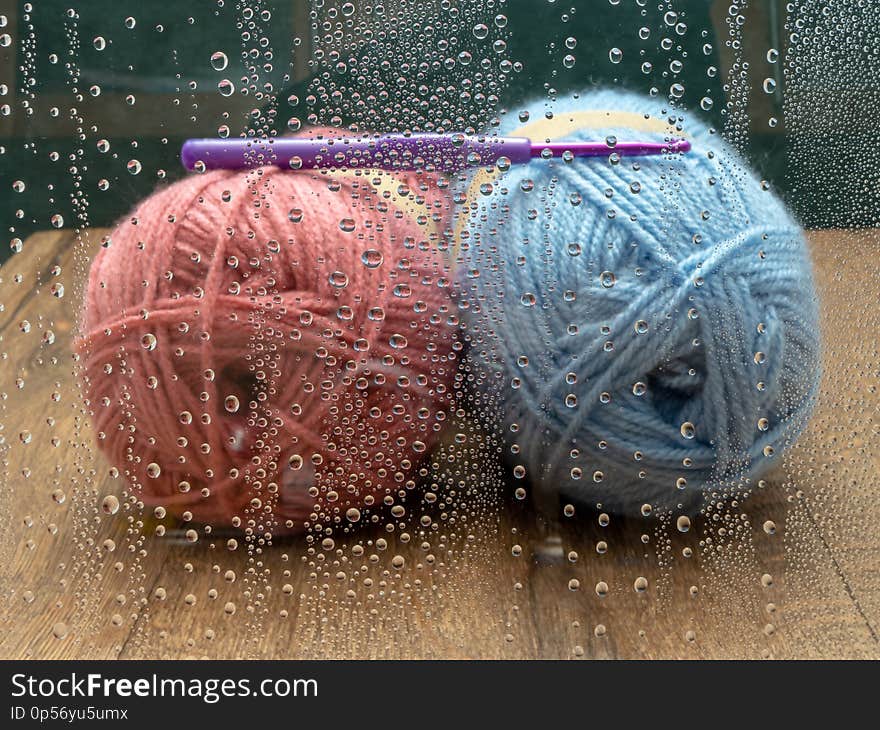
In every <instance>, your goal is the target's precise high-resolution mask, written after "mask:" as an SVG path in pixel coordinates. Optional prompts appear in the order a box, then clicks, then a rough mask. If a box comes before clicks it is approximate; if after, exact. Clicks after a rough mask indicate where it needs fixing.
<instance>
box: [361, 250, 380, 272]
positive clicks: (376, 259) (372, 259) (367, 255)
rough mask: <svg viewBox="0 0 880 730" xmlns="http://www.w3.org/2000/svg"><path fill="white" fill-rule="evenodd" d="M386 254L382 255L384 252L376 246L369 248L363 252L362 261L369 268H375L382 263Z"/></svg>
mask: <svg viewBox="0 0 880 730" xmlns="http://www.w3.org/2000/svg"><path fill="white" fill-rule="evenodd" d="M384 260H385V259H384V256H382V252H381V251H378V250H376V249H375V248H368V249H367V250H366V251H364V252H363V253H362V254H361V263H362V264H363V265H364V266H366V267H367V268H368V269H375V268H378V267H379V266H381V265H382V262H383V261H384Z"/></svg>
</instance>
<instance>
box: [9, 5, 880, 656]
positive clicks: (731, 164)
mask: <svg viewBox="0 0 880 730" xmlns="http://www.w3.org/2000/svg"><path fill="white" fill-rule="evenodd" d="M878 21H880V10H878V9H877V8H876V7H874V6H873V5H872V4H871V3H868V2H859V3H854V2H844V0H831V1H826V2H817V1H815V0H791V1H790V2H783V1H781V0H772V1H769V2H766V3H747V2H740V1H739V0H724V1H723V2H720V1H717V2H716V1H711V2H710V1H709V0H659V1H657V0H654V1H653V2H647V1H646V0H596V2H591V3H575V2H563V0H480V1H479V2H477V1H476V0H474V1H471V0H460V1H459V0H430V1H428V2H426V1H425V0H396V1H394V2H378V1H377V2H373V1H369V0H365V1H353V2H331V1H330V0H311V1H307V0H285V1H284V2H282V1H281V0H238V1H235V2H234V1H232V0H211V2H204V3H176V4H175V3H172V4H166V3H133V2H127V1H116V2H109V0H95V1H93V2H87V3H86V2H80V3H76V2H72V1H68V2H65V3H60V2H48V1H47V2H39V1H36V0H35V1H34V2H30V3H28V2H25V3H2V4H0V191H2V192H0V224H2V231H3V233H2V238H0V244H2V245H0V455H2V459H0V510H2V518H0V558H2V561H0V562H2V568H0V576H2V585H3V590H2V591H0V595H2V598H0V605H2V608H0V611H2V619H0V623H2V625H3V627H4V630H3V631H2V632H0V656H2V657H3V658H124V659H137V658H140V659H144V658H196V657H208V658H299V657H303V658H317V657H323V658H331V657H334V658H478V659H482V658H503V659H531V658H560V659H566V658H572V659H580V658H583V659H589V658H831V657H836V658H868V657H871V658H876V657H877V656H878V643H877V625H878V621H880V585H878V581H877V570H876V552H877V548H878V545H880V535H878V530H877V522H878V520H877V517H878V507H877V505H878V499H877V468H878V454H880V452H878V435H880V425H878V404H880V400H878V371H877V360H878V328H877V324H876V320H875V317H876V311H875V310H876V305H877V292H878V287H880V278H878V274H877V266H876V257H877V250H878V249H877V247H878V245H880V240H878V237H877V234H876V226H877V225H878V211H880V207H878V190H880V187H878V173H877V170H878V169H880V168H878V165H877V153H876V147H877V145H876V140H875V135H876V131H875V127H876V125H875V124H874V122H873V119H874V115H875V108H876V106H877V102H878V100H880V61H878V50H877V49H878V43H880V37H878V30H877V28H878V27H880V24H878ZM872 312H873V314H872Z"/></svg>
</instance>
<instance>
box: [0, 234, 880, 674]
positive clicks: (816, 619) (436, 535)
mask: <svg viewBox="0 0 880 730" xmlns="http://www.w3.org/2000/svg"><path fill="white" fill-rule="evenodd" d="M103 233H104V232H103V231H100V230H93V231H90V232H89V233H88V235H87V236H85V237H84V238H78V237H76V236H74V235H72V234H71V233H70V232H69V231H59V232H53V233H41V234H38V235H35V236H32V237H31V238H30V239H28V240H27V241H26V242H25V245H24V248H23V250H22V251H21V252H20V253H18V254H16V255H15V256H13V257H12V259H10V260H9V261H8V262H7V263H6V264H5V265H4V266H3V268H2V269H0V278H2V281H0V304H2V307H3V309H2V312H0V357H2V360H0V394H2V396H0V397H2V400H0V422H2V426H3V430H2V431H0V434H2V436H3V443H2V446H0V449H2V452H0V453H2V471H0V481H2V489H0V559H2V567H0V581H2V594H0V657H3V658H28V657H32V658H83V657H99V658H113V657H118V658H147V657H167V658H183V657H193V658H195V657H203V656H207V657H215V658H231V657H255V658H256V657H260V658H296V657H371V658H409V657H411V658H430V657H438V658H511V659H512V658H575V657H584V658H756V657H762V656H767V657H769V656H772V657H797V658H815V657H842V658H850V657H871V658H878V657H880V648H878V637H877V630H878V623H880V581H878V565H880V561H878V557H880V535H878V529H877V525H878V524H880V520H878V517H880V507H878V500H877V486H876V484H877V468H878V454H880V451H878V449H877V441H878V435H880V422H878V407H880V398H878V397H877V388H878V387H880V383H878V357H880V343H878V336H877V331H878V328H877V326H876V302H877V297H878V293H880V280H878V274H877V273H876V263H875V258H876V251H877V250H878V244H880V241H878V240H877V236H876V234H875V233H874V232H834V231H828V232H817V233H813V234H811V243H812V247H813V253H814V258H815V262H816V276H817V283H818V285H819V289H820V292H821V295H822V316H823V334H824V341H825V354H824V358H825V361H824V381H823V389H822V397H821V400H820V404H819V407H818V410H817V413H816V415H815V417H814V419H813V421H812V424H811V427H810V429H809V431H808V433H807V434H806V435H805V436H804V437H803V438H802V439H801V441H800V442H799V444H798V445H797V447H796V448H794V449H792V450H791V451H790V452H789V453H788V454H787V455H786V457H785V459H784V461H783V463H782V464H781V465H780V466H779V468H778V469H777V471H776V472H774V475H773V476H772V478H771V479H769V480H768V482H767V484H766V486H764V487H763V488H760V489H759V488H756V489H755V491H754V494H751V495H749V496H748V497H747V498H746V499H743V500H742V501H741V503H740V504H738V505H736V506H734V507H732V508H730V509H728V510H727V511H724V512H719V513H718V514H716V515H714V516H712V515H710V516H709V517H707V518H706V519H701V520H696V521H695V522H694V524H693V525H692V527H691V529H690V531H688V532H687V533H680V532H679V531H678V530H676V529H675V528H674V526H673V525H671V524H668V522H665V521H664V520H663V519H662V518H659V517H657V516H654V515H651V516H648V517H645V518H642V519H637V518H630V519H626V520H624V519H612V520H611V522H610V524H609V525H607V526H604V527H603V526H601V525H600V524H599V523H598V520H597V515H596V514H594V513H588V512H585V513H584V514H578V515H576V516H575V517H573V518H559V519H556V518H552V519H551V518H547V517H541V516H540V515H538V514H537V513H536V512H535V510H534V509H533V508H532V506H531V505H529V504H528V503H523V502H517V501H516V500H514V499H512V498H511V497H510V495H509V494H508V492H509V491H510V490H509V489H507V487H506V485H504V484H503V483H502V479H501V476H500V472H498V469H499V468H500V467H498V466H497V465H496V464H495V462H494V461H493V460H492V459H491V458H489V455H488V452H489V451H490V449H488V448H487V449H486V453H485V454H484V455H483V456H480V455H479V454H477V455H475V456H474V455H471V456H467V455H464V454H463V453H461V452H457V451H456V448H458V447H457V446H456V445H455V444H454V443H453V442H452V441H450V442H448V443H444V445H443V446H442V447H441V449H440V450H439V451H438V454H437V455H435V458H434V462H435V463H436V464H437V465H438V468H441V469H442V468H451V467H449V465H450V464H451V465H453V467H455V466H456V465H457V468H458V469H459V471H461V472H463V473H464V476H463V477H461V478H464V479H471V480H472V481H473V483H475V484H477V485H478V486H482V487H484V488H483V489H482V490H480V489H477V490H473V491H474V495H473V496H471V497H468V498H466V499H465V502H466V503H463V507H462V508H460V509H457V510H455V511H454V512H455V514H451V515H441V514H439V512H438V513H436V514H432V516H433V519H434V523H433V525H432V526H431V527H430V528H426V529H421V528H420V526H418V525H415V526H414V527H413V529H412V530H410V531H411V532H412V539H411V540H410V541H409V542H408V543H402V542H400V540H399V539H398V538H397V537H396V536H395V535H387V534H386V532H385V530H384V529H383V528H382V526H379V527H377V528H376V529H374V530H361V531H358V532H353V533H351V534H348V535H345V534H342V535H339V536H337V537H336V545H334V547H333V549H330V550H325V549H323V548H322V547H321V546H320V545H318V546H315V545H311V544H309V543H307V542H306V541H305V540H302V539H300V540H296V539H290V540H287V541H277V542H276V544H272V545H260V544H258V543H257V542H248V541H247V540H240V541H239V544H238V546H237V548H236V549H234V550H230V549H229V548H228V545H227V536H219V535H217V536H215V535H211V534H205V533H204V532H202V533H201V535H200V538H199V540H198V541H197V542H196V543H194V544H191V543H188V542H186V541H185V540H183V539H181V534H180V532H181V531H180V530H179V529H177V528H178V526H177V525H176V524H175V523H173V522H171V521H170V520H168V519H167V518H166V519H165V520H157V519H156V518H154V517H153V515H152V514H150V513H145V512H144V511H143V510H140V509H138V507H137V506H136V505H134V504H132V503H129V502H124V503H123V505H122V508H121V509H120V510H119V512H118V513H117V514H116V515H113V516H107V515H105V514H103V513H102V512H101V510H100V509H99V505H100V502H101V499H102V498H103V496H104V495H106V494H111V493H112V494H120V493H121V491H122V488H123V486H124V485H122V484H120V483H119V482H120V480H119V479H114V478H113V476H112V475H111V471H110V468H109V466H108V465H107V464H106V463H105V462H104V460H103V458H102V457H101V456H100V454H99V453H98V452H97V451H96V449H95V447H94V444H93V435H92V433H91V430H90V425H89V420H88V418H87V414H86V413H85V412H84V410H83V406H82V404H81V401H80V398H79V391H78V389H77V385H76V377H75V371H76V367H77V365H76V362H75V361H74V360H73V358H72V355H71V337H72V334H73V331H74V327H75V322H76V314H77V309H78V306H79V302H80V301H81V295H82V282H83V276H84V273H85V271H86V270H87V267H88V262H89V260H90V257H91V256H92V255H93V253H94V250H95V248H96V246H98V245H99V241H100V237H101V235H102V234H103ZM59 283H60V284H63V285H64V296H62V297H60V298H59V297H58V296H57V292H58V290H57V287H56V289H55V290H54V293H53V289H52V285H53V284H59ZM24 323H28V325H29V326H28V325H25V324H24ZM24 330H27V331H24ZM50 332H51V335H50V334H48V333H50ZM28 434H29V435H28ZM25 441H27V443H25ZM484 441H491V439H489V438H488V436H486V437H485V438H484ZM492 485H495V486H494V487H493V486H492ZM59 490H60V491H59ZM62 493H63V495H64V496H63V501H60V500H61V497H60V495H61V494H62ZM467 500H469V502H468V501H467ZM59 501H60V503H59ZM450 512H453V511H450ZM768 520H772V521H773V522H774V523H775V525H776V530H775V533H774V534H768V532H767V531H765V529H764V524H765V522H767V521H768ZM157 527H159V528H160V531H161V528H164V529H165V534H164V535H163V536H158V535H157V534H156V530H157ZM381 538H387V542H388V546H387V548H386V549H384V550H382V549H380V545H379V541H380V539H381ZM108 541H110V542H108ZM600 542H604V543H605V544H606V545H607V550H605V551H604V552H601V553H600V552H598V551H597V544H599V543H600ZM422 543H427V544H428V547H427V548H423V546H422ZM354 545H360V546H362V547H363V554H362V555H356V553H357V551H355V550H352V547H353V546H354ZM515 546H519V548H520V549H517V548H516V547H515ZM686 548H689V549H690V551H691V553H692V555H691V557H685V555H684V554H683V551H684V550H685V549H686ZM572 552H574V553H576V554H577V555H576V558H575V556H572V557H573V558H575V559H574V560H573V561H572V560H570V559H569V558H568V555H569V553H572ZM392 555H399V556H401V557H402V558H403V559H404V563H403V566H402V567H400V568H395V567H394V565H392V562H391V556H392ZM372 556H375V557H372ZM229 571H232V572H233V573H234V580H230V576H229ZM638 578H645V579H647V589H646V590H644V591H642V592H639V591H636V590H635V588H634V585H635V583H636V580H637V579H638ZM572 580H576V581H578V582H579V584H578V585H577V586H575V585H574V584H572V583H571V581H572ZM600 582H603V583H605V584H607V592H605V595H604V596H601V597H600V596H599V595H598V594H597V590H596V586H597V584H599V583H600ZM572 588H576V590H572Z"/></svg>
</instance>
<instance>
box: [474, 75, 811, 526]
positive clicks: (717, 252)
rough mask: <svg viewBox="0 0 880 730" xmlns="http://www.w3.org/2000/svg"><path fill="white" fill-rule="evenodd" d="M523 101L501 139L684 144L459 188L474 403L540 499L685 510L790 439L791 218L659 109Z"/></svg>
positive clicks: (627, 98) (794, 423) (794, 286)
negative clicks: (685, 149)
mask: <svg viewBox="0 0 880 730" xmlns="http://www.w3.org/2000/svg"><path fill="white" fill-rule="evenodd" d="M527 112H528V120H527V121H525V122H517V121H516V116H517V115H516V114H515V113H511V115H510V117H511V118H510V119H509V120H508V121H507V122H506V123H505V124H504V125H503V126H502V129H501V130H500V132H501V133H502V134H509V135H521V136H526V137H530V138H531V139H532V140H533V141H540V140H547V139H552V140H562V139H570V140H595V139H605V138H608V141H609V143H610V144H612V145H613V143H614V138H616V139H619V140H621V141H623V140H633V139H649V140H655V141H662V140H664V139H665V138H669V137H670V136H676V137H681V136H685V137H687V138H689V139H690V140H691V142H692V144H693V149H692V151H691V152H689V153H687V154H683V155H675V156H669V155H667V156H661V157H640V158H632V157H630V158H628V157H620V158H618V157H617V156H616V155H614V153H613V150H609V153H610V154H609V156H608V157H605V158H595V159H590V160H584V159H575V160H572V161H570V162H566V161H564V160H563V159H555V160H535V161H533V162H531V163H530V164H528V165H523V166H513V167H511V168H510V169H509V170H506V171H501V170H494V171H491V172H490V171H488V170H483V171H480V172H478V173H477V174H476V176H475V177H474V178H473V179H472V180H471V181H470V183H469V185H468V189H467V198H466V202H465V204H464V205H463V206H462V208H461V209H460V210H459V213H458V214H457V218H458V221H457V232H458V237H459V246H460V248H459V271H460V286H461V288H462V297H463V300H464V302H465V304H466V308H467V312H468V316H467V318H466V323H465V326H466V335H465V339H466V341H467V342H468V343H469V350H468V352H469V355H468V361H467V362H468V367H469V369H470V371H471V372H472V373H473V375H474V380H475V381H476V388H475V393H474V398H475V400H476V403H477V408H478V410H480V411H483V412H485V413H487V414H490V418H492V417H497V418H498V419H500V421H501V422H502V424H503V428H504V430H505V434H506V439H507V451H508V454H509V455H510V461H511V463H512V464H513V465H515V467H516V468H515V473H517V474H518V475H519V476H524V478H525V479H526V480H529V481H530V483H532V484H533V485H534V486H535V487H536V489H537V490H538V491H539V493H543V494H545V495H546V494H547V493H552V494H559V495H560V496H563V497H565V498H566V499H573V500H577V501H580V502H581V503H587V504H590V505H594V506H596V505H601V507H602V508H603V509H605V510H610V511H615V512H618V513H629V514H633V513H635V511H637V510H639V509H640V507H641V505H643V504H645V503H647V504H651V505H652V506H653V507H654V508H655V509H658V508H659V509H671V510H682V511H686V512H691V513H692V512H694V511H696V510H698V509H699V508H700V506H701V505H702V504H703V497H704V495H705V494H706V491H707V490H709V491H715V490H725V491H727V490H736V489H741V488H744V487H747V486H748V485H749V484H750V483H752V482H753V480H755V479H756V478H758V477H759V476H760V475H761V474H762V473H763V472H764V471H765V470H767V469H768V468H769V467H771V466H772V465H773V464H775V463H777V462H778V460H779V455H780V453H781V450H782V449H784V448H785V447H787V446H789V445H791V444H792V442H793V441H794V439H795V438H796V437H797V436H798V434H799V433H800V432H801V431H802V429H803V428H804V426H805V424H806V421H807V419H808V417H809V414H810V412H811V410H812V407H813V403H814V400H815V396H816V392H817V387H818V381H819V367H820V366H819V347H820V343H819V334H818V313H817V299H816V293H815V291H814V287H813V279H812V272H811V264H810V260H809V256H808V251H807V247H806V244H805V241H804V238H803V236H802V233H801V230H800V228H799V226H798V225H797V223H796V222H795V221H794V220H793V219H792V217H791V215H790V214H789V213H788V212H787V210H786V209H785V207H784V205H783V204H782V203H781V202H780V200H779V199H778V198H777V197H776V196H775V195H774V194H773V193H772V192H770V191H769V190H767V189H766V187H767V186H765V185H764V186H762V184H761V183H760V182H759V181H758V179H757V178H756V177H755V176H754V175H753V173H752V172H751V171H750V170H749V169H748V167H747V166H746V164H745V163H744V162H743V160H742V159H741V158H740V157H739V156H738V155H737V153H736V152H735V151H734V150H732V149H731V148H730V147H729V146H728V145H726V144H725V143H724V141H723V140H722V139H721V138H720V136H719V135H717V134H713V133H712V132H711V131H710V130H709V129H708V128H707V127H706V126H705V125H704V124H703V123H702V122H701V121H700V120H699V119H698V118H697V117H696V116H694V115H692V114H690V113H686V114H683V113H681V112H679V111H676V110H675V109H669V108H666V109H664V108H663V106H662V101H659V100H657V99H653V98H648V97H643V96H640V95H636V94H632V93H627V92H620V91H611V90H596V91H588V92H585V93H583V94H580V95H578V96H577V97H575V98H573V99H569V100H567V101H563V100H560V101H555V102H552V103H550V102H541V101H539V102H535V103H533V104H531V105H530V106H528V107H527ZM547 112H552V114H550V115H548V114H546V113H547ZM519 118H520V120H522V119H524V118H525V115H524V114H520V115H519Z"/></svg>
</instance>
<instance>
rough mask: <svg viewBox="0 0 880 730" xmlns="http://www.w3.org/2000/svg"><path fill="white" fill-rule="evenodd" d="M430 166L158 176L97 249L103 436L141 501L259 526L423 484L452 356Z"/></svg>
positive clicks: (87, 365)
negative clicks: (407, 171) (398, 171)
mask: <svg viewBox="0 0 880 730" xmlns="http://www.w3.org/2000/svg"><path fill="white" fill-rule="evenodd" d="M443 192H444V191H443V190H442V189H441V188H439V187H438V184H437V180H436V179H435V178H433V177H431V176H430V175H427V174H420V175H411V176H409V177H407V178H401V177H394V176H392V175H390V174H389V173H382V172H377V171H374V170H369V171H360V172H353V171H348V172H339V173H335V172H328V173H323V172H317V171H296V172H294V171H289V170H278V169H275V168H269V167H265V168H260V169H258V170H252V171H247V172H231V171H216V172H211V173H207V174H203V175H192V176H190V177H187V178H186V179H184V180H181V181H180V182H177V183H175V184H173V185H170V186H168V187H165V188H163V189H160V190H159V191H157V192H156V193H154V194H153V195H152V196H150V197H149V198H147V199H146V200H144V201H143V202H142V203H141V204H140V205H138V206H137V208H136V210H135V211H134V212H133V213H132V214H131V216H129V217H128V218H126V219H125V220H123V221H121V222H120V223H119V224H118V225H117V226H116V228H115V230H114V231H113V233H112V235H111V236H110V237H109V240H108V241H107V242H106V245H105V248H103V249H102V250H101V251H100V253H99V254H98V255H97V256H96V258H95V259H94V261H93V262H92V266H91V271H90V276H89V283H88V292H87V298H86V302H85V312H84V323H83V324H84V326H83V332H84V335H83V337H82V338H81V340H80V343H79V344H80V347H79V349H80V352H81V353H82V359H83V363H84V367H83V376H84V385H85V391H86V397H87V404H88V406H89V408H90V411H91V414H92V418H93V424H94V428H95V431H96V433H97V435H98V444H99V446H100V448H101V449H102V451H103V452H104V453H105V454H106V455H107V457H108V458H109V460H110V461H111V462H112V463H113V464H114V465H116V466H117V467H119V469H120V471H122V472H124V473H125V474H126V475H127V477H128V479H129V480H130V483H131V485H132V488H131V493H132V494H134V495H135V496H136V497H137V498H138V499H140V500H142V501H143V502H144V504H146V505H151V506H155V505H162V506H164V507H166V508H167V509H168V510H169V511H171V512H172V513H177V514H182V513H185V512H189V513H191V515H192V519H194V520H195V521H197V522H202V523H213V524H216V525H220V526H224V525H225V526H228V525H230V524H231V525H234V526H240V527H242V528H248V529H251V530H253V531H255V532H257V533H263V532H278V531H285V530H294V531H296V530H302V529H304V528H308V527H310V526H315V525H318V526H324V525H326V524H334V523H338V522H343V523H345V522H358V521H360V520H361V519H363V515H362V511H363V510H364V508H365V507H366V508H369V507H370V506H371V505H373V504H376V505H377V506H378V505H379V504H381V503H382V501H383V499H384V498H385V496H386V495H389V494H393V493H396V492H397V491H399V490H401V489H405V488H411V487H413V486H414V479H415V478H416V476H417V474H416V471H417V467H418V464H419V462H420V460H421V459H422V457H423V456H424V455H425V454H426V453H427V452H428V451H429V450H430V448H431V445H432V443H433V442H435V440H436V439H437V437H438V434H439V432H440V431H441V430H442V429H443V426H444V421H445V420H446V417H447V413H448V411H449V409H450V408H451V403H452V388H453V379H454V374H455V370H456V351H457V350H458V347H459V346H458V344H457V340H456V326H455V325H456V321H455V315H454V312H453V311H452V307H451V306H450V288H449V278H450V277H449V265H448V261H447V257H446V254H445V251H444V249H445V245H444V241H445V240H446V238H445V237H444V235H443V232H444V225H445V221H446V217H447V214H448V203H447V200H446V196H445V195H443V194H442V193H443Z"/></svg>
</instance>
